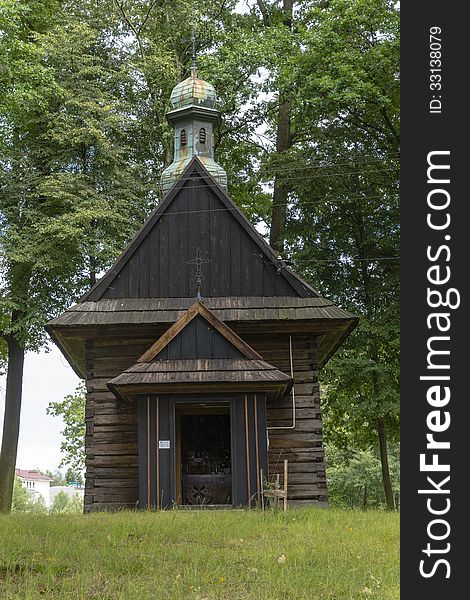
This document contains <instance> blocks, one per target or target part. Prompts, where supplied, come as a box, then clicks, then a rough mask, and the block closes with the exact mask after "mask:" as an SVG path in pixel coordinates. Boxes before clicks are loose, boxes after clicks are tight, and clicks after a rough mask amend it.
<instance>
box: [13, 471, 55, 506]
mask: <svg viewBox="0 0 470 600" xmlns="http://www.w3.org/2000/svg"><path fill="white" fill-rule="evenodd" d="M12 512H14V513H34V514H46V513H47V508H46V505H45V503H44V499H43V497H42V496H38V497H37V498H35V497H33V496H32V494H30V493H29V492H28V490H27V489H26V488H25V487H24V486H23V484H22V483H21V480H20V479H19V478H18V477H15V481H14V484H13V503H12Z"/></svg>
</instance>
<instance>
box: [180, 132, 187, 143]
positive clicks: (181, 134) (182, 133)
mask: <svg viewBox="0 0 470 600" xmlns="http://www.w3.org/2000/svg"><path fill="white" fill-rule="evenodd" d="M187 141H188V138H187V137H186V129H182V130H181V133H180V144H181V145H182V146H186V144H187Z"/></svg>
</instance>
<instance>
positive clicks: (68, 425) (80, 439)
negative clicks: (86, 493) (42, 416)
mask: <svg viewBox="0 0 470 600" xmlns="http://www.w3.org/2000/svg"><path fill="white" fill-rule="evenodd" d="M47 414H50V415H53V416H55V417H59V416H60V417H62V419H63V420H64V423H65V428H64V429H63V431H62V435H63V437H64V441H63V442H62V443H61V446H60V449H61V451H62V452H63V453H64V458H63V459H62V462H61V463H60V466H65V465H69V466H70V468H69V469H68V470H67V473H66V475H65V480H66V481H67V482H69V481H76V482H78V483H81V482H82V481H83V478H82V475H81V473H82V471H83V470H84V469H85V386H84V384H83V383H81V384H80V385H79V386H78V387H77V389H76V390H75V393H74V394H69V395H68V396H66V397H65V398H64V400H63V401H62V402H50V403H49V406H48V407H47Z"/></svg>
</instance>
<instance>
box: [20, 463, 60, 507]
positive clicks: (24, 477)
mask: <svg viewBox="0 0 470 600" xmlns="http://www.w3.org/2000/svg"><path fill="white" fill-rule="evenodd" d="M15 475H16V476H17V477H18V479H19V480H20V481H21V483H22V484H23V487H24V488H25V489H26V490H27V491H28V492H29V493H30V494H31V495H32V496H33V497H34V498H38V497H39V496H42V498H43V499H44V504H45V505H46V506H47V508H49V506H50V502H51V499H50V485H51V481H52V479H51V478H50V477H48V476H47V475H44V473H41V471H30V470H28V469H15Z"/></svg>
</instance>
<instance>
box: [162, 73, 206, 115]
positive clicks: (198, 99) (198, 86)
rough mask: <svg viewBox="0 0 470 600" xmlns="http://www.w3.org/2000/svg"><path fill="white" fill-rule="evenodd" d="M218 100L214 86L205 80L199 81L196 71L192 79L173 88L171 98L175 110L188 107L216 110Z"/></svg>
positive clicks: (189, 78)
mask: <svg viewBox="0 0 470 600" xmlns="http://www.w3.org/2000/svg"><path fill="white" fill-rule="evenodd" d="M216 100H217V96H216V93H215V89H214V86H213V85H212V84H210V83H209V82H207V81H204V80H203V79H198V77H197V76H196V74H195V72H194V71H193V73H192V74H191V76H190V77H188V78H187V79H185V80H184V81H181V82H180V83H178V84H177V85H176V86H175V87H174V88H173V91H172V92H171V97H170V101H171V106H172V107H173V110H177V109H179V108H185V107H187V106H204V107H206V108H215V103H216Z"/></svg>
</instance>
